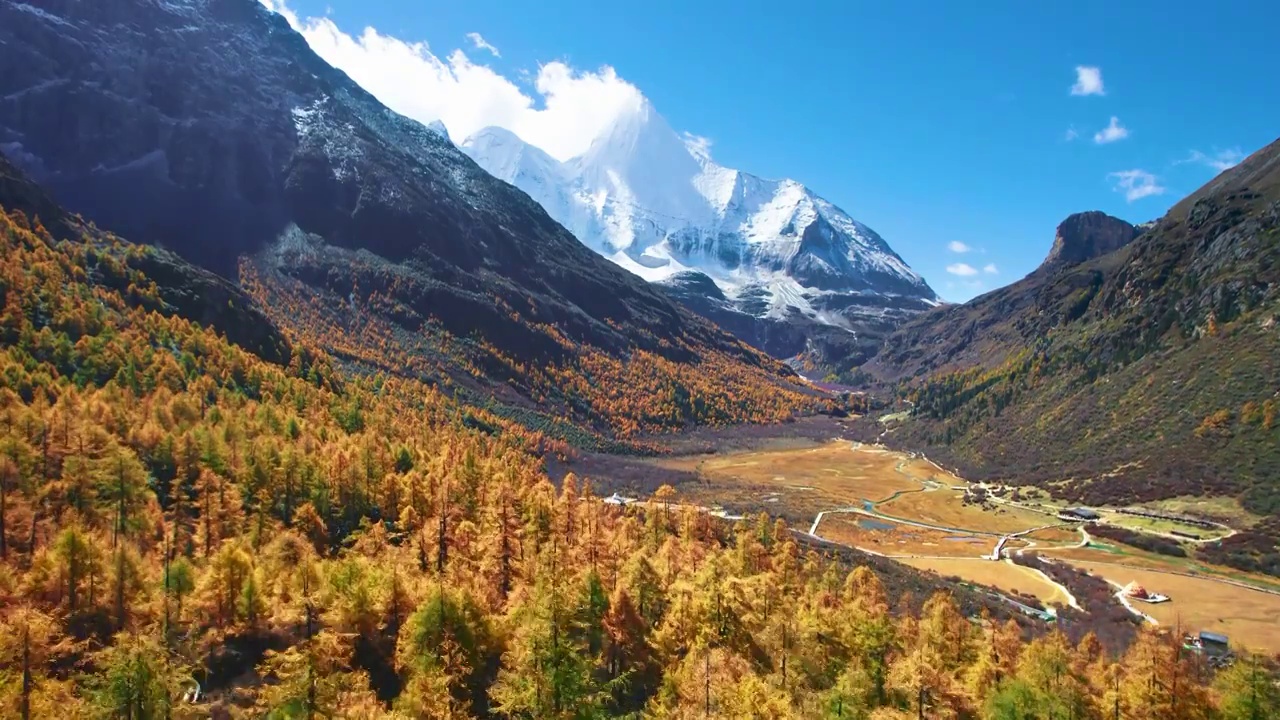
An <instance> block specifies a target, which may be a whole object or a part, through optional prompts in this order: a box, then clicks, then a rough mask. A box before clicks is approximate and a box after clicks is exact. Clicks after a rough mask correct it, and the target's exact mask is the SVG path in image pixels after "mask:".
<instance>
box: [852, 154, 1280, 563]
mask: <svg viewBox="0 0 1280 720" xmlns="http://www.w3.org/2000/svg"><path fill="white" fill-rule="evenodd" d="M1277 321H1280V142H1277V143H1272V144H1271V145H1269V146H1267V147H1265V148H1263V149H1261V150H1259V151H1257V152H1256V153H1254V154H1253V155H1251V156H1250V157H1249V158H1248V159H1246V160H1245V161H1244V162H1242V163H1240V164H1239V165H1238V166H1236V167H1234V168H1232V169H1230V170H1228V171H1226V172H1224V173H1222V174H1221V175H1219V176H1218V177H1217V178H1215V179H1214V180H1213V181H1212V182H1210V183H1208V184H1207V185H1205V186H1204V187H1203V188H1201V189H1200V190H1198V191H1197V192H1195V193H1194V194H1192V195H1191V196H1189V197H1188V198H1186V199H1184V200H1183V201H1181V202H1180V203H1178V204H1177V205H1176V206H1175V207H1174V208H1173V209H1172V210H1170V212H1169V213H1168V214H1167V215H1166V216H1165V217H1163V218H1161V219H1160V220H1159V221H1157V222H1156V223H1155V224H1154V225H1152V226H1151V227H1149V228H1148V229H1147V230H1146V231H1145V232H1143V233H1142V234H1141V235H1140V236H1139V237H1138V238H1137V239H1135V240H1133V241H1132V242H1131V243H1129V244H1128V245H1126V246H1124V247H1122V248H1120V249H1119V250H1116V251H1115V252H1111V253H1109V254H1105V255H1102V256H1101V257H1098V258H1095V259H1092V260H1089V261H1087V262H1083V263H1080V264H1077V265H1072V266H1069V267H1065V268H1063V267H1059V266H1056V265H1055V266H1049V267H1044V268H1041V269H1040V270H1038V271H1037V272H1035V273H1033V274H1032V275H1030V276H1028V277H1027V278H1025V279H1024V280H1022V281H1020V282H1018V283H1014V284H1013V285H1011V286H1009V287H1006V288H1002V289H1000V290H997V291H995V292H992V293H988V294H987V295H984V296H982V297H980V298H978V299H976V300H974V301H972V302H970V303H967V304H965V305H961V306H955V307H947V308H943V309H940V310H937V311H934V312H931V313H928V314H925V315H923V316H921V317H920V318H918V319H917V320H916V321H914V322H912V323H910V324H908V325H907V326H905V327H904V328H903V329H902V330H901V331H899V332H898V333H896V334H895V335H894V336H892V337H891V338H890V339H889V340H888V341H887V342H886V344H885V346H884V348H883V349H882V351H881V352H880V354H879V355H878V356H877V357H876V359H875V360H874V361H873V362H871V363H869V364H868V365H866V366H865V367H864V371H865V372H866V374H867V377H869V378H872V379H874V380H878V381H880V382H888V383H894V384H896V386H897V387H898V392H899V394H900V397H902V398H904V399H908V400H910V401H911V402H913V403H914V410H913V412H912V414H911V417H910V418H909V419H908V420H907V421H906V422H903V423H901V424H900V425H898V426H896V427H894V429H893V430H892V434H891V438H892V441H893V442H895V443H901V444H903V445H906V446H910V447H914V448H920V449H925V450H927V451H928V452H929V453H930V455H931V456H936V457H939V458H945V461H946V462H949V463H951V464H954V465H958V466H960V467H961V468H962V469H963V470H964V471H965V472H967V473H968V474H969V475H971V476H973V477H975V478H995V477H998V478H1001V479H1003V480H1008V481H1011V482H1015V483H1037V484H1045V483H1048V484H1051V485H1052V486H1053V488H1054V490H1055V492H1058V493H1061V494H1063V495H1065V496H1067V497H1071V498H1075V499H1078V500H1080V501H1083V502H1090V503H1103V502H1132V501H1138V500H1144V501H1145V500H1155V499H1160V498H1168V497H1174V496H1186V495H1192V496H1202V497H1208V496H1223V495H1225V496H1229V497H1234V498H1238V499H1239V501H1240V503H1241V504H1242V505H1243V508H1244V509H1246V510H1248V511H1250V512H1252V513H1254V514H1255V515H1257V516H1260V517H1262V518H1264V519H1263V520H1261V521H1260V522H1259V523H1258V524H1257V525H1256V526H1255V527H1254V528H1253V530H1254V531H1253V532H1250V533H1242V534H1240V535H1238V536H1236V537H1235V538H1232V539H1231V540H1229V541H1227V542H1224V543H1223V545H1222V547H1219V548H1211V549H1209V550H1206V552H1210V551H1212V552H1214V553H1218V554H1220V555H1222V556H1225V557H1228V558H1230V559H1231V560H1232V561H1233V562H1235V563H1236V564H1237V565H1240V566H1244V567H1250V568H1256V569H1261V570H1266V571H1268V572H1271V573H1273V574H1275V573H1277V572H1280V552H1278V551H1277V549H1276V547H1275V540H1276V538H1278V537H1280V525H1277V524H1276V522H1275V517H1276V513H1277V511H1278V510H1280V483H1277V482H1276V478H1277V477H1280V452H1277V448H1278V447H1280V428H1277V427H1276V422H1275V413H1276V406H1277V404H1278V403H1280V394H1278V393H1280V384H1278V383H1280V381H1278V380H1277V378H1280V325H1278V324H1277ZM872 431H873V429H872V428H868V429H867V432H872ZM877 432H878V431H877ZM1268 538H1269V539H1268Z"/></svg>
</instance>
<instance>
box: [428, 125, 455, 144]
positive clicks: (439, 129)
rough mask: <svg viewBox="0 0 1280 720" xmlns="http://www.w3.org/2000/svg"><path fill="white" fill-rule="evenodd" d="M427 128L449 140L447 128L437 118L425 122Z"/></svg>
mask: <svg viewBox="0 0 1280 720" xmlns="http://www.w3.org/2000/svg"><path fill="white" fill-rule="evenodd" d="M427 129H428V130H430V131H431V132H433V133H435V134H437V135H439V136H440V137H442V138H444V139H445V140H449V128H447V127H445V126H444V123H443V122H441V121H439V120H432V121H431V122H429V123H427ZM450 142H452V141H450Z"/></svg>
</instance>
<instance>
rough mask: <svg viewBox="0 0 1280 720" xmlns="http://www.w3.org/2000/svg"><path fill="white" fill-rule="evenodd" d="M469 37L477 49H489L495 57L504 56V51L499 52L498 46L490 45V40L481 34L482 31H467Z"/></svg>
mask: <svg viewBox="0 0 1280 720" xmlns="http://www.w3.org/2000/svg"><path fill="white" fill-rule="evenodd" d="M467 39H468V40H470V41H471V44H472V45H475V47H476V49H477V50H488V51H489V53H490V54H491V55H493V56H494V57H496V58H500V57H502V53H500V52H498V48H496V47H494V46H493V45H490V44H489V41H488V40H485V39H484V36H483V35H481V34H480V33H478V32H470V33H467Z"/></svg>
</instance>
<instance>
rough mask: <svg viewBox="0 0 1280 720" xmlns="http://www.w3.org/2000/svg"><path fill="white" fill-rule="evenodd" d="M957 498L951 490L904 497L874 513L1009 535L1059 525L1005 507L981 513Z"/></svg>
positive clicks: (1047, 518) (1048, 519) (996, 506)
mask: <svg viewBox="0 0 1280 720" xmlns="http://www.w3.org/2000/svg"><path fill="white" fill-rule="evenodd" d="M961 498H962V493H961V492H959V491H954V490H929V491H925V492H915V493H905V494H903V495H899V496H898V497H896V498H894V499H893V500H890V501H889V502H886V503H883V504H881V505H879V506H878V507H877V508H876V509H877V510H878V511H880V512H882V513H884V514H885V515H892V516H894V517H900V518H904V519H908V520H916V521H919V522H926V523H929V524H931V525H941V526H944V527H950V528H958V529H961V530H970V531H973V532H989V533H1013V532H1021V531H1023V530H1030V529H1032V528H1036V527H1041V526H1044V525H1050V524H1054V523H1057V522H1059V521H1058V520H1057V519H1056V518H1054V517H1052V516H1050V515H1042V514H1040V513H1037V512H1033V511H1031V510H1024V509H1022V508H1016V507H1008V506H1005V505H995V509H993V510H983V509H982V508H981V507H979V506H977V505H965V504H963V503H962V502H961Z"/></svg>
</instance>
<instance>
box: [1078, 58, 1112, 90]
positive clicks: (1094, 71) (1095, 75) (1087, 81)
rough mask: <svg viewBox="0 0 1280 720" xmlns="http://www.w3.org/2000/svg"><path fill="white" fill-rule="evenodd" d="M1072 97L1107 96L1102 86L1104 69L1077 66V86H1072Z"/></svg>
mask: <svg viewBox="0 0 1280 720" xmlns="http://www.w3.org/2000/svg"><path fill="white" fill-rule="evenodd" d="M1071 94H1072V95H1106V94H1107V91H1106V88H1104V87H1103V85H1102V68H1099V67H1093V66H1090V65H1077V66H1076V84H1075V85H1072V86H1071Z"/></svg>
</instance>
